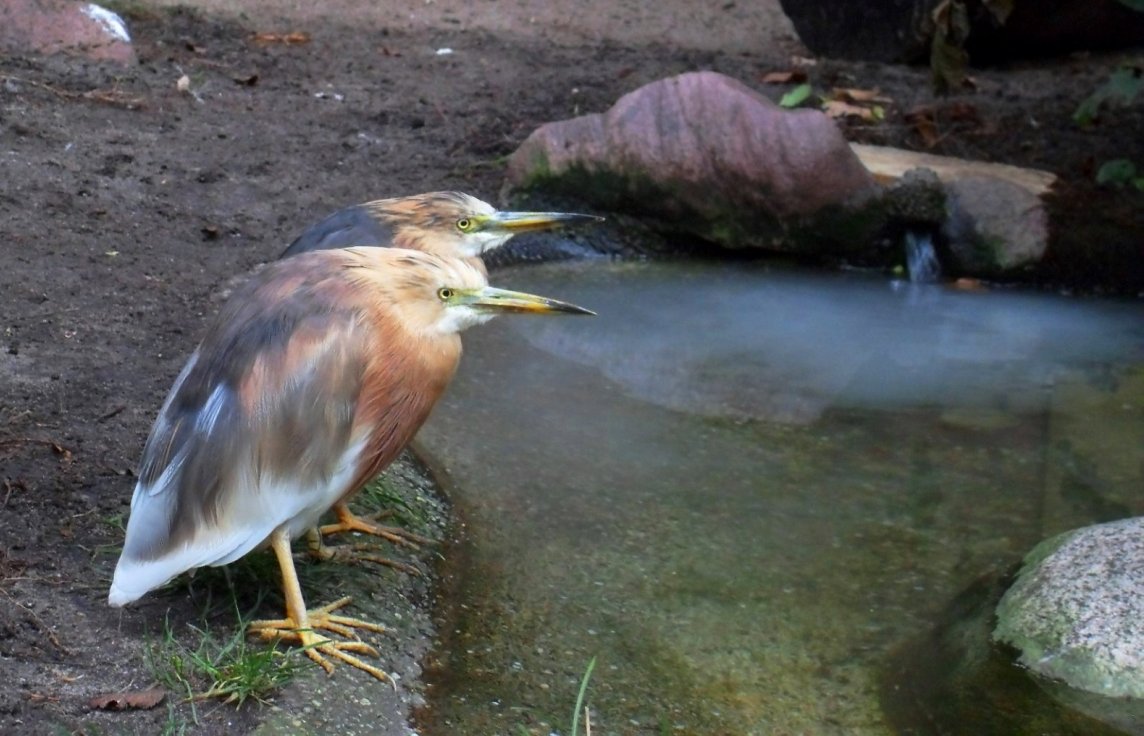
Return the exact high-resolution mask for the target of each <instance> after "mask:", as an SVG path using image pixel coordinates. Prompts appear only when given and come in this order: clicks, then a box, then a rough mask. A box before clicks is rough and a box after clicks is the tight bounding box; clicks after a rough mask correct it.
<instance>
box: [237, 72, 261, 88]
mask: <svg viewBox="0 0 1144 736" xmlns="http://www.w3.org/2000/svg"><path fill="white" fill-rule="evenodd" d="M233 79H234V83H235V84H241V85H242V86H244V87H253V86H254V85H256V84H258V75H257V74H251V75H250V76H248V77H234V78H233Z"/></svg>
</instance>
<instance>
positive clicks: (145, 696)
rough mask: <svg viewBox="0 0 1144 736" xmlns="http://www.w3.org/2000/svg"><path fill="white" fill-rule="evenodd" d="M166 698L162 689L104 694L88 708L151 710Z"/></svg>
mask: <svg viewBox="0 0 1144 736" xmlns="http://www.w3.org/2000/svg"><path fill="white" fill-rule="evenodd" d="M165 697H167V691H166V690H164V689H163V688H161V687H152V688H148V689H147V690H128V691H125V692H118V693H103V694H102V695H96V696H95V697H94V698H92V699H91V700H89V701H88V702H87V707H88V708H91V709H92V710H150V709H151V708H154V707H155V706H156V705H158V704H159V703H162V702H163V698H165Z"/></svg>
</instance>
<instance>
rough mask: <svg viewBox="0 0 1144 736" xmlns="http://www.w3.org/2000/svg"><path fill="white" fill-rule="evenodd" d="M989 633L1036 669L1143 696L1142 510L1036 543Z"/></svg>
mask: <svg viewBox="0 0 1144 736" xmlns="http://www.w3.org/2000/svg"><path fill="white" fill-rule="evenodd" d="M993 637H994V638H995V639H997V640H999V641H1002V642H1005V643H1007V644H1010V645H1012V646H1014V647H1016V648H1017V649H1018V650H1020V652H1021V659H1020V661H1021V663H1022V664H1024V665H1026V666H1027V667H1029V669H1031V670H1033V671H1034V672H1037V673H1038V674H1041V675H1044V676H1047V677H1052V678H1056V679H1059V680H1063V681H1064V682H1066V683H1067V684H1069V685H1071V686H1073V687H1076V688H1080V689H1082V690H1087V691H1089V692H1093V693H1098V694H1101V695H1107V696H1112V697H1132V698H1144V517H1136V518H1132V519H1123V520H1120V521H1114V522H1110V523H1107V524H1097V525H1095V526H1089V527H1084V528H1081V529H1077V530H1074V531H1070V532H1065V533H1064V534H1061V535H1058V536H1056V537H1053V538H1051V539H1048V540H1046V541H1044V542H1042V543H1041V544H1039V545H1037V547H1035V548H1034V549H1033V551H1032V552H1030V553H1029V555H1028V556H1027V557H1026V558H1025V567H1024V568H1023V569H1022V570H1021V573H1020V575H1019V576H1018V577H1017V581H1016V583H1014V584H1013V587H1012V588H1010V589H1009V591H1008V592H1007V593H1006V594H1005V597H1004V598H1002V600H1001V603H1000V604H998V606H997V627H996V629H994V632H993Z"/></svg>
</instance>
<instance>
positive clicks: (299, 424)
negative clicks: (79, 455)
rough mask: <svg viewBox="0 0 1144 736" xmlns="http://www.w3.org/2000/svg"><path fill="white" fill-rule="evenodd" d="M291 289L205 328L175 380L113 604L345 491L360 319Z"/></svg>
mask: <svg viewBox="0 0 1144 736" xmlns="http://www.w3.org/2000/svg"><path fill="white" fill-rule="evenodd" d="M297 301H298V302H302V303H301V304H299V305H298V306H297V308H296V309H290V308H289V306H287V307H285V308H279V309H275V310H264V312H265V313H264V314H261V315H260V314H251V315H246V316H245V317H246V319H245V320H243V321H241V322H240V324H241V326H242V329H241V330H239V331H238V332H237V334H229V333H228V332H227V331H226V330H225V329H224V330H221V331H220V332H217V333H212V334H210V335H208V337H207V338H206V339H205V340H204V342H203V345H201V346H200V348H199V350H197V351H196V353H195V354H194V355H193V356H192V357H191V359H190V360H189V361H188V363H187V366H186V367H185V368H184V369H183V371H182V373H181V374H180V375H179V378H178V379H177V380H176V382H175V385H174V386H173V387H172V388H171V392H170V394H169V395H168V397H167V400H166V402H165V403H164V405H163V409H162V411H161V412H160V414H159V416H158V418H157V419H156V421H155V424H154V426H153V428H152V431H151V435H150V437H149V438H148V441H147V444H146V446H145V448H144V453H143V460H142V463H141V465H140V473H139V482H138V485H137V486H136V489H135V494H134V496H133V497H132V507H131V517H130V519H129V520H128V526H127V539H126V542H125V543H124V548H123V554H122V556H121V558H120V561H119V564H118V566H117V568H116V574H115V580H114V581H113V584H112V590H111V596H110V600H111V602H112V604H113V605H122V603H125V602H129V601H131V600H134V599H136V598H138V597H139V596H141V595H143V593H145V592H147V591H148V590H150V589H152V588H154V587H157V586H159V585H162V584H163V583H164V582H166V581H167V580H169V579H170V578H171V577H174V576H175V575H177V574H179V573H180V572H184V571H186V570H189V569H193V568H195V567H202V566H207V565H221V564H226V563H228V562H231V561H233V560H235V559H237V558H238V557H241V556H242V555H244V554H246V553H247V552H249V551H250V550H252V549H254V548H255V547H257V546H258V545H260V544H262V543H263V542H264V541H265V540H266V538H267V537H268V536H269V534H270V533H271V532H272V531H273V530H274V529H275V528H277V527H278V526H281V525H282V524H286V523H290V522H291V521H292V520H295V519H298V518H305V519H309V516H311V515H312V516H313V520H309V521H308V522H307V523H311V524H312V523H313V522H314V521H316V519H317V515H319V514H320V513H321V512H322V511H324V510H325V509H326V508H328V507H329V506H330V505H331V504H332V503H333V501H334V500H336V495H337V494H340V493H342V492H344V490H345V489H341V488H333V487H332V485H336V484H337V483H344V482H345V481H344V480H341V478H342V476H343V475H345V472H346V466H347V463H349V464H352V462H351V460H352V458H351V459H347V457H348V456H347V453H349V452H350V450H351V448H350V445H351V442H352V440H351V437H350V434H351V430H352V427H353V420H354V415H355V412H356V408H357V400H358V394H359V393H360V390H361V380H362V374H363V372H364V363H365V361H364V355H362V354H361V351H360V350H359V349H358V347H357V346H359V345H361V344H362V342H363V341H361V340H355V339H354V337H355V335H354V333H355V331H356V330H360V329H362V327H361V325H360V324H359V320H358V319H357V317H356V314H354V313H350V312H338V311H334V310H325V311H322V310H320V309H318V310H315V308H314V307H315V305H314V304H312V303H310V304H306V303H305V301H306V300H305V299H298V300H297ZM359 337H360V336H359ZM244 392H245V395H246V396H247V402H246V404H245V405H244V403H243V401H242V396H243V395H244ZM251 397H253V399H251ZM331 496H332V498H327V497H331ZM292 528H293V527H292ZM117 601H118V602H117Z"/></svg>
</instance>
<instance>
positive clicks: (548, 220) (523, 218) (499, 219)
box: [481, 212, 604, 235]
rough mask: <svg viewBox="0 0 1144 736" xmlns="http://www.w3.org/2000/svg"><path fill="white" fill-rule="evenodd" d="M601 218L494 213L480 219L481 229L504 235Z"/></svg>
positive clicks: (535, 213)
mask: <svg viewBox="0 0 1144 736" xmlns="http://www.w3.org/2000/svg"><path fill="white" fill-rule="evenodd" d="M603 219H604V218H603V217H597V216H596V215H581V214H576V213H574V212H496V213H493V214H491V215H489V216H488V217H485V218H482V223H481V224H482V225H483V226H484V228H483V229H485V230H493V231H501V232H505V233H512V234H513V235H515V234H516V233H524V232H529V231H531V230H551V229H552V228H555V227H560V226H562V225H580V224H584V223H588V222H602V221H603Z"/></svg>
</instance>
